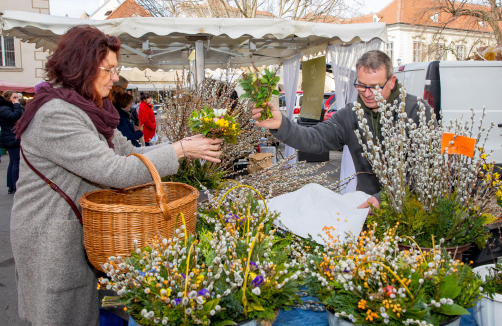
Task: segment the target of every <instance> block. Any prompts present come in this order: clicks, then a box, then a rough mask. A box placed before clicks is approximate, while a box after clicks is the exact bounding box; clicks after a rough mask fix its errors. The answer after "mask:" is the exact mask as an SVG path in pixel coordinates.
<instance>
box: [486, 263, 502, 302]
mask: <svg viewBox="0 0 502 326" xmlns="http://www.w3.org/2000/svg"><path fill="white" fill-rule="evenodd" d="M483 289H484V290H483V292H484V293H486V294H487V295H488V296H489V297H490V298H492V299H493V296H494V294H502V262H500V263H497V264H496V265H495V267H490V269H489V273H488V275H486V278H485V281H484V282H483Z"/></svg>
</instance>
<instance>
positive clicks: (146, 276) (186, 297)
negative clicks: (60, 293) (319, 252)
mask: <svg viewBox="0 0 502 326" xmlns="http://www.w3.org/2000/svg"><path fill="white" fill-rule="evenodd" d="M199 215H200V218H201V219H203V220H204V221H205V223H204V224H203V227H198V232H197V234H198V236H197V237H194V236H191V235H188V234H187V232H186V229H185V227H181V228H179V229H176V231H175V233H174V235H173V237H172V238H171V239H155V240H152V241H151V243H150V244H149V245H148V246H146V247H144V248H135V250H134V251H133V252H132V253H131V257H128V258H125V257H110V258H109V262H108V263H106V264H104V266H103V269H104V270H105V272H106V273H107V276H108V277H109V278H102V279H100V285H99V286H103V287H106V289H108V290H113V291H115V292H117V294H118V295H119V297H118V298H114V299H112V300H110V298H108V301H109V302H112V303H113V302H116V301H118V302H120V303H122V304H123V305H125V308H124V309H125V310H126V311H127V312H128V313H129V314H131V315H132V316H133V317H134V318H135V319H136V320H137V321H138V323H139V324H141V325H145V326H147V325H155V324H163V325H166V324H169V325H209V324H211V325H220V326H223V325H236V323H235V322H238V321H243V320H249V319H258V320H274V319H275V318H276V316H277V313H278V311H279V309H289V307H291V306H292V305H293V304H294V301H295V300H296V299H297V297H298V296H297V292H298V290H299V277H300V276H301V272H300V261H301V256H300V253H299V252H300V247H299V246H298V245H295V244H293V242H292V237H291V236H289V237H284V236H279V235H277V234H276V233H277V232H276V230H275V229H274V228H273V220H274V219H275V218H276V217H277V214H274V213H270V212H268V211H267V209H266V207H262V206H261V205H260V204H259V203H258V201H257V200H256V199H255V198H254V197H253V196H246V197H244V201H242V202H229V201H228V200H227V201H223V200H222V201H221V205H220V207H219V208H218V209H212V210H207V211H205V212H201V213H200V214H199ZM199 224H200V223H199ZM297 256H299V258H294V257H297Z"/></svg>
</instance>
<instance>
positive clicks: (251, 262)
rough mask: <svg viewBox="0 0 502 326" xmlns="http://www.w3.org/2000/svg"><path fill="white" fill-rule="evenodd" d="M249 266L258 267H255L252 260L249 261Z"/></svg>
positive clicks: (256, 266)
mask: <svg viewBox="0 0 502 326" xmlns="http://www.w3.org/2000/svg"><path fill="white" fill-rule="evenodd" d="M249 266H252V267H254V268H258V265H256V263H255V262H254V261H252V260H250V261H249Z"/></svg>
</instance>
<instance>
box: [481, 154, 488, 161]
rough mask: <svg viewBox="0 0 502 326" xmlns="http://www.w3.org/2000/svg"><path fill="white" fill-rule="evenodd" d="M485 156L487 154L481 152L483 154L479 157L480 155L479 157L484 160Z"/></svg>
mask: <svg viewBox="0 0 502 326" xmlns="http://www.w3.org/2000/svg"><path fill="white" fill-rule="evenodd" d="M487 156H488V155H486V154H483V155H481V156H480V157H481V159H482V160H486V157H487Z"/></svg>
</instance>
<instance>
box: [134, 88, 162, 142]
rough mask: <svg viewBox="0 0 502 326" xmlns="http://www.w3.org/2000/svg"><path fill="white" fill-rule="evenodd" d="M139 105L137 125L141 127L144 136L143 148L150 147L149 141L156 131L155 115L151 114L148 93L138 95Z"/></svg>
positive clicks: (151, 106)
mask: <svg viewBox="0 0 502 326" xmlns="http://www.w3.org/2000/svg"><path fill="white" fill-rule="evenodd" d="M140 98H141V103H140V105H139V112H138V117H139V125H140V126H141V125H142V126H143V136H145V146H150V145H151V143H150V141H151V140H152V138H153V137H154V136H155V132H156V131H157V123H156V122H155V113H154V112H153V105H152V97H151V96H150V93H148V92H141V93H140Z"/></svg>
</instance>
